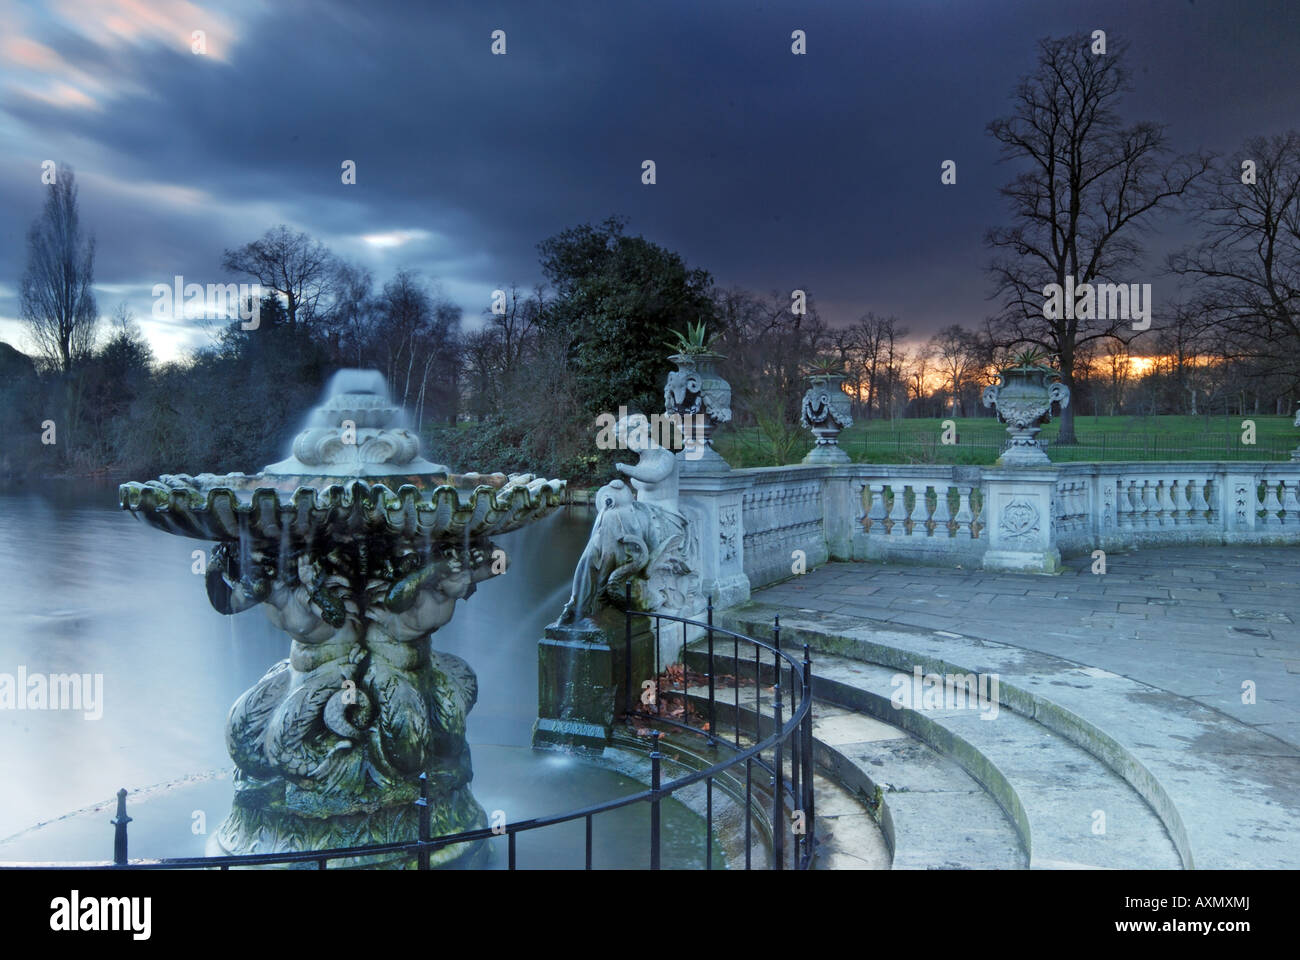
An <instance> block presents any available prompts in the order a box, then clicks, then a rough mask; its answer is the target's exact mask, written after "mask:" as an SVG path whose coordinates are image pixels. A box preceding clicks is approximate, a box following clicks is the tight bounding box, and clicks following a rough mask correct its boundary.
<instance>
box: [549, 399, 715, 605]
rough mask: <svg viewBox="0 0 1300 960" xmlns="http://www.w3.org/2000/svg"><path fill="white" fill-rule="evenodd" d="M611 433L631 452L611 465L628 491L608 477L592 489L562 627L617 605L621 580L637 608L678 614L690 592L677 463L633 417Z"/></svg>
mask: <svg viewBox="0 0 1300 960" xmlns="http://www.w3.org/2000/svg"><path fill="white" fill-rule="evenodd" d="M617 431H618V434H617V435H618V438H619V441H620V445H622V446H625V447H626V449H628V450H631V451H633V452H635V453H637V454H638V459H637V462H636V463H635V464H628V463H618V464H615V467H616V469H617V470H618V471H619V472H620V473H622V474H623V475H624V476H626V477H627V478H628V480H629V482H630V484H631V488H630V489H629V486H628V483H625V482H624V481H622V480H614V481H611V482H610V483H608V484H606V485H605V486H604V487H601V488H600V490H599V491H598V492H597V494H596V505H597V513H596V520H595V523H594V524H593V525H592V531H591V538H590V540H588V542H587V547H586V549H585V550H583V553H582V557H581V558H580V559H579V560H578V567H577V569H576V570H575V572H574V575H573V590H572V592H571V594H570V596H569V601H568V603H566V604H565V606H564V610H563V612H562V613H561V614H560V618H559V623H560V624H562V625H563V624H572V623H575V622H576V621H578V620H580V619H585V618H589V617H590V616H591V615H592V613H593V611H594V610H595V608H596V606H597V605H600V604H613V605H619V606H621V605H622V603H623V602H624V592H625V589H626V585H627V584H628V583H629V582H630V583H631V586H632V603H633V605H634V606H635V607H636V608H637V609H639V610H668V611H670V612H677V611H684V610H686V609H688V607H689V605H690V604H691V603H692V602H693V599H694V597H695V595H696V594H697V593H698V589H699V588H698V575H697V573H696V572H695V571H694V569H693V565H692V563H691V561H690V557H691V556H692V551H693V549H694V545H693V543H692V530H691V527H690V525H689V524H688V523H687V521H686V518H685V517H684V516H683V515H682V514H681V513H680V511H679V508H678V502H677V490H678V481H677V469H678V460H677V458H676V457H674V456H673V454H672V452H671V451H669V450H667V449H665V448H663V447H661V446H659V445H658V444H657V443H654V442H653V440H652V439H651V437H650V430H649V421H648V420H647V419H646V418H645V417H644V416H642V415H640V414H633V415H631V416H628V417H625V418H623V419H622V420H620V421H619V422H618V426H617ZM634 492H635V495H634Z"/></svg>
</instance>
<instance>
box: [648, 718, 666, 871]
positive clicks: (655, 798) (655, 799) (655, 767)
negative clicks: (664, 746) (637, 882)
mask: <svg viewBox="0 0 1300 960" xmlns="http://www.w3.org/2000/svg"><path fill="white" fill-rule="evenodd" d="M650 737H651V743H652V744H653V749H652V750H651V751H650V789H651V790H652V791H653V794H652V796H651V798H650V869H651V870H658V869H659V778H660V769H659V761H660V760H662V759H663V754H661V753H660V752H659V731H658V730H655V731H654V732H653V733H651V734H650Z"/></svg>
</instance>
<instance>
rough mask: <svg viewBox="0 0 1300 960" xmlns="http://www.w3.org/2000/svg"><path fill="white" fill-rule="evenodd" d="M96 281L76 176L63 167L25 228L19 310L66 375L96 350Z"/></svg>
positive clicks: (42, 351) (41, 350)
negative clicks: (28, 228)
mask: <svg viewBox="0 0 1300 960" xmlns="http://www.w3.org/2000/svg"><path fill="white" fill-rule="evenodd" d="M94 282H95V240H94V238H93V237H89V238H83V237H82V233H81V219H80V214H79V211H78V204H77V182H76V177H75V175H74V174H73V171H72V169H71V168H70V167H63V166H60V167H58V168H57V170H56V171H55V179H54V183H52V184H50V185H49V192H48V193H47V194H46V196H45V208H44V210H43V211H42V212H41V215H40V216H39V217H37V218H36V220H35V221H34V222H33V223H32V226H31V229H30V230H28V231H27V269H26V271H25V272H24V273H23V279H22V287H21V294H20V300H21V306H20V310H21V316H22V320H23V322H24V323H25V324H26V326H27V330H28V332H29V333H30V334H31V337H32V340H33V341H35V344H36V349H37V352H38V354H39V355H40V356H41V358H42V359H43V360H44V361H45V362H46V363H48V364H49V365H50V366H52V367H54V368H56V369H58V370H61V371H62V372H64V373H69V372H71V371H72V369H73V368H74V367H75V366H76V365H77V364H79V363H80V362H82V361H83V360H85V359H86V358H87V357H89V356H90V353H91V351H92V350H93V349H94V345H95V332H96V327H97V325H98V321H99V311H98V307H97V306H96V304H95V294H94V292H93V291H92V289H91V287H92V285H93V284H94Z"/></svg>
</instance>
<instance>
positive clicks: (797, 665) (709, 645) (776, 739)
mask: <svg viewBox="0 0 1300 960" xmlns="http://www.w3.org/2000/svg"><path fill="white" fill-rule="evenodd" d="M636 617H643V618H648V619H649V620H651V621H653V622H654V625H655V626H654V634H655V679H654V684H655V697H654V698H653V703H654V706H655V710H653V711H642V710H640V709H639V707H638V705H640V706H644V705H645V704H641V701H640V700H639V699H634V698H633V697H632V696H631V690H632V679H633V678H632V666H631V664H632V658H631V656H630V655H629V656H628V657H627V659H626V660H625V664H626V668H625V673H626V674H627V676H626V678H625V683H626V690H627V691H628V698H627V701H626V702H627V705H628V708H629V709H628V712H627V719H628V720H630V721H633V722H637V723H645V724H651V723H653V724H656V725H664V726H668V727H671V728H673V729H675V730H678V731H681V732H683V733H687V734H694V735H697V736H699V737H702V738H704V740H705V742H706V743H707V744H709V745H710V746H712V747H716V748H718V749H720V750H722V751H725V752H726V753H727V754H728V756H726V757H725V758H724V759H722V760H720V761H719V762H717V763H714V764H712V765H711V766H709V767H707V768H705V769H702V770H697V771H694V772H692V773H689V774H686V775H685V776H681V777H679V778H677V779H675V780H671V781H669V782H667V783H664V782H663V780H662V776H663V768H662V761H663V759H664V754H663V752H662V750H661V746H662V742H661V737H662V736H663V734H662V732H661V731H659V730H650V731H649V737H648V740H649V746H650V751H649V760H650V786H649V788H648V789H645V790H641V791H639V792H637V793H634V794H632V795H630V796H626V797H619V798H617V799H614V800H606V801H603V802H601V803H596V804H592V805H590V806H586V807H582V808H580V809H577V810H569V811H567V812H564V813H558V814H553V815H550V816H544V817H534V818H532V819H528V820H519V821H516V822H513V823H506V824H503V825H498V826H495V827H484V828H481V829H478V830H467V831H462V832H460V833H455V834H445V835H442V836H437V837H434V836H430V819H431V816H430V814H431V810H430V807H429V799H428V777H427V775H425V774H421V775H420V778H419V781H420V799H418V800H416V801H415V803H416V805H417V806H418V807H419V808H420V814H419V837H418V838H417V839H414V840H409V841H402V842H397V843H385V844H368V845H363V846H354V847H337V848H333V849H329V850H303V851H292V852H283V853H268V854H240V855H231V856H218V857H167V858H161V859H135V860H132V859H130V857H129V856H128V833H127V825H128V824H129V823H131V822H132V818H131V817H130V816H128V814H127V810H126V798H127V791H126V790H125V789H122V790H119V791H118V794H117V815H116V816H115V817H114V818H113V819H112V820H111V821H110V822H111V823H112V825H113V828H114V839H113V859H112V860H105V861H58V862H26V861H8V862H0V869H29V870H30V869H38V870H58V869H83V870H84V869H91V870H98V869H102V870H193V869H206V870H230V869H232V868H236V869H238V868H248V867H262V866H294V865H298V866H302V867H313V866H314V867H315V868H317V869H320V870H325V869H327V868H328V866H329V864H330V863H331V862H334V861H339V860H355V859H357V858H370V857H394V858H397V859H403V860H405V859H410V860H414V861H415V863H416V866H417V868H418V869H421V870H425V869H429V866H430V859H431V855H432V854H433V853H434V852H435V851H438V850H441V849H443V848H445V847H449V846H453V845H455V844H462V843H474V842H478V841H485V840H493V839H500V838H501V837H502V836H504V837H505V841H506V848H507V854H506V855H507V858H508V861H507V866H508V868H509V869H511V870H514V869H516V863H517V852H518V838H519V837H520V836H521V835H526V834H529V833H531V832H533V831H536V830H544V829H546V828H547V827H552V826H556V825H558V824H563V823H570V822H573V821H577V820H583V821H585V825H586V840H585V865H586V869H588V870H590V869H592V855H593V850H594V841H593V836H594V834H593V825H594V822H595V820H596V818H597V817H599V816H600V815H601V814H605V813H608V812H609V811H611V810H617V809H620V808H623V807H630V806H632V805H634V804H644V805H645V806H646V808H647V811H648V819H649V836H648V842H647V847H648V849H647V854H648V857H647V866H648V867H649V868H650V869H652V870H658V869H660V860H661V855H662V849H663V837H662V827H661V817H662V809H661V807H662V804H663V802H664V801H665V800H667V799H669V798H671V797H673V795H674V794H676V793H678V792H680V791H681V790H683V789H684V788H686V787H689V786H692V785H693V784H697V783H700V782H703V783H704V785H705V816H704V820H705V844H704V857H703V862H702V863H700V864H699V867H700V868H701V869H712V868H713V847H714V837H715V824H714V813H715V811H714V787H715V781H717V780H718V778H720V777H723V776H728V777H734V778H735V782H736V784H737V786H738V784H739V776H740V773H739V771H740V768H741V766H742V765H743V767H744V781H745V806H744V813H743V816H744V819H745V869H750V868H751V867H752V866H753V863H752V851H753V849H754V843H753V826H754V820H755V817H756V815H757V814H756V810H755V803H754V796H755V793H756V792H762V791H760V790H758V789H757V788H758V787H761V786H763V784H760V783H758V782H757V781H756V779H755V778H756V775H757V776H760V777H764V778H765V780H766V784H765V785H766V787H767V789H768V790H769V791H770V796H771V809H770V811H767V816H769V817H770V828H771V836H772V844H771V849H770V857H769V865H770V866H771V867H772V868H774V869H778V870H780V869H784V868H786V867H793V868H794V869H807V868H808V867H810V866H811V864H812V860H813V852H814V843H815V831H814V827H813V814H814V807H813V802H814V798H813V764H812V710H811V705H812V699H811V677H812V670H811V663H810V660H809V655H808V648H807V647H806V646H805V647H804V650H803V658H802V660H799V659H797V658H795V657H792V656H790V654H789V653H787V652H785V651H783V650H782V649H781V628H780V621H779V618H777V620H776V622H775V623H774V626H773V632H772V643H770V644H769V643H765V642H763V641H761V640H756V639H754V638H752V637H748V636H745V635H744V634H740V633H736V632H734V631H731V630H726V629H723V628H721V627H716V626H714V625H713V601H712V599H711V598H710V600H709V602H708V616H707V620H704V621H700V620H692V619H689V618H686V617H676V616H671V615H668V614H661V613H650V612H642V611H633V610H631V609H630V603H629V610H628V611H627V613H626V630H627V636H626V644H627V650H628V651H629V653H630V651H631V648H632V643H633V629H632V623H633V619H634V618H636ZM664 623H677V624H680V625H681V629H682V638H683V652H684V651H685V647H686V639H687V631H688V628H692V627H693V628H695V629H696V630H698V631H701V632H702V634H703V636H704V637H705V638H707V640H706V651H707V654H708V668H709V669H708V673H707V694H705V693H704V692H703V691H702V690H701V691H698V692H696V693H694V694H692V693H691V691H690V690H689V685H688V683H687V679H688V677H689V674H688V672H687V671H686V670H685V669H683V671H682V678H683V682H682V689H681V691H680V692H679V691H676V690H675V689H672V688H668V689H665V687H664V685H663V677H662V675H661V672H660V670H659V662H658V659H659V651H660V640H661V638H662V626H663V624H664ZM719 637H720V638H722V639H723V641H724V642H725V641H726V640H730V642H731V647H732V657H731V662H732V665H733V672H732V673H731V674H730V675H729V679H731V681H732V684H733V685H734V688H735V694H734V697H733V698H732V702H731V703H721V702H719V700H718V697H717V690H718V683H717V680H718V678H717V676H716V675H715V674H716V671H717V669H718V667H717V665H718V663H719V660H718V659H715V656H714V654H715V649H714V647H715V641H716V638H719ZM742 645H743V646H744V647H746V648H747V649H746V653H745V656H744V658H742V656H741V649H742ZM751 651H752V657H751ZM769 657H770V660H769V659H768V658H769ZM722 662H724V663H725V662H726V658H725V655H724V657H723V658H722ZM751 664H752V668H751ZM746 669H752V673H753V678H752V679H753V689H752V700H751V699H750V696H746V697H745V703H744V709H743V710H742V696H741V693H742V681H741V674H742V672H744V670H746ZM765 671H766V672H767V674H768V676H769V677H770V679H771V684H770V690H768V691H765V690H764V684H763V677H764V672H765ZM787 692H788V693H787ZM678 693H680V696H681V698H682V701H683V710H682V718H681V719H680V720H678V719H676V718H674V717H672V716H667V717H666V716H664V715H663V710H662V706H663V702H664V695H665V694H666V695H667V696H668V697H674V696H675V695H677V694H678ZM765 694H766V697H765ZM787 695H788V697H789V699H790V703H789V705H788V708H787V705H786V704H785V702H784V697H785V696H787ZM765 699H766V705H765V702H764V701H765ZM634 708H636V709H634ZM765 709H770V711H771V713H770V715H766V716H765V714H764V711H765ZM693 713H694V714H695V715H697V716H707V717H708V720H707V721H705V723H706V726H699V725H695V724H692V723H691V722H690V719H691V715H692V714H693ZM728 714H729V715H730V719H731V720H732V728H733V732H732V736H731V737H720V736H718V735H717V730H718V722H719V720H720V719H722V720H726V719H727V718H728ZM751 725H752V729H751ZM765 731H766V735H764V732H765ZM787 767H788V774H787ZM755 768H757V771H758V772H757V774H756V770H755ZM787 809H788V810H789V811H790V816H789V817H787V815H786V810H787ZM787 840H789V843H788V844H787ZM402 855H408V856H407V857H403V856H402ZM787 861H788V862H787Z"/></svg>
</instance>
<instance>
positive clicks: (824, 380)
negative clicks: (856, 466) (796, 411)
mask: <svg viewBox="0 0 1300 960" xmlns="http://www.w3.org/2000/svg"><path fill="white" fill-rule="evenodd" d="M804 380H805V381H806V382H807V383H808V390H807V391H806V392H805V393H804V395H803V403H802V405H801V414H800V418H799V422H800V423H801V424H802V425H803V426H805V427H807V428H808V429H810V430H812V432H813V435H814V436H815V437H816V438H817V443H816V444H815V445H814V446H813V448H812V450H810V451H809V452H808V456H806V457H804V458H803V462H804V463H848V462H849V455H848V454H847V453H845V452H844V448H843V447H841V446H840V442H839V435H840V431H841V430H845V429H847V428H848V427H851V426H853V417H852V416H851V415H850V414H849V411H850V409H851V407H850V402H849V395H848V394H847V393H845V392H844V374H842V373H813V374H809V375H808V376H806V377H804Z"/></svg>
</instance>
